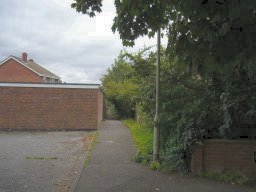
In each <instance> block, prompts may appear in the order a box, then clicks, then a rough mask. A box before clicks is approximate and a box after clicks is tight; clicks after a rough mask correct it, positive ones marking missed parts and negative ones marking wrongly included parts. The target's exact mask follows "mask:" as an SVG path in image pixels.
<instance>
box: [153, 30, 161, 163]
mask: <svg viewBox="0 0 256 192" xmlns="http://www.w3.org/2000/svg"><path fill="white" fill-rule="evenodd" d="M160 49H161V30H160V28H159V29H158V32H157V65H156V113H155V119H154V142H153V162H158V161H159V148H160V129H159V127H158V125H157V122H158V115H159V114H158V113H159V79H160V77H159V72H160V62H161V59H160V54H161V53H160V52H161V50H160Z"/></svg>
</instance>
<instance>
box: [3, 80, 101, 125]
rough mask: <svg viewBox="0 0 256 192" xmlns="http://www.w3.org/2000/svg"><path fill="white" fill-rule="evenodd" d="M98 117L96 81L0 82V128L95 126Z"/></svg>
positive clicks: (99, 96) (98, 89) (99, 92)
mask: <svg viewBox="0 0 256 192" xmlns="http://www.w3.org/2000/svg"><path fill="white" fill-rule="evenodd" d="M102 118H103V93H102V91H101V90H100V85H98V84H64V83H58V84H57V83H56V84H45V83H0V130H9V129H10V130H61V129H63V130H87V129H97V128H98V127H99V125H100V123H101V120H102Z"/></svg>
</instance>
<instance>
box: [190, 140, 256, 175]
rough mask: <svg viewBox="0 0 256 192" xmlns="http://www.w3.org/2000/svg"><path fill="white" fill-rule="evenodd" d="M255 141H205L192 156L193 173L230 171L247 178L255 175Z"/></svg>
mask: <svg viewBox="0 0 256 192" xmlns="http://www.w3.org/2000/svg"><path fill="white" fill-rule="evenodd" d="M254 153H256V141H255V140H215V139H214V140H207V141H206V142H205V144H204V145H199V146H197V147H196V148H195V149H194V151H193V154H192V162H191V169H192V172H193V173H195V174H196V173H200V172H202V171H217V172H222V171H224V170H231V171H236V172H240V173H241V174H244V175H247V176H255V175H256V162H255V158H256V157H254V155H256V154H254Z"/></svg>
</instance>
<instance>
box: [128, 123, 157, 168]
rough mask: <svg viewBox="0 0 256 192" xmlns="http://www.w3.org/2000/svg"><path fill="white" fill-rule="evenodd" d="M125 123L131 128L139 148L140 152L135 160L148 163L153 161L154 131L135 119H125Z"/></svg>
mask: <svg viewBox="0 0 256 192" xmlns="http://www.w3.org/2000/svg"><path fill="white" fill-rule="evenodd" d="M124 124H125V125H126V126H127V127H128V128H129V129H130V131H131V134H132V137H133V139H134V142H135V144H136V146H137V149H138V154H137V155H136V156H135V157H134V161H135V162H138V163H144V164H147V163H148V162H149V161H151V156H152V153H153V149H152V147H153V132H152V130H151V129H149V128H148V127H145V126H143V125H142V124H138V123H136V122H135V121H134V120H131V119H129V120H125V121H124Z"/></svg>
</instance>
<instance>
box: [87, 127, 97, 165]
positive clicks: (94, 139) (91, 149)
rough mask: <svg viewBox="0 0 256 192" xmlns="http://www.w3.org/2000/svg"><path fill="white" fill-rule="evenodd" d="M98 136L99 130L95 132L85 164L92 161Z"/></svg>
mask: <svg viewBox="0 0 256 192" xmlns="http://www.w3.org/2000/svg"><path fill="white" fill-rule="evenodd" d="M98 136H99V131H95V132H94V133H93V137H92V141H91V143H90V145H89V148H88V150H87V153H86V158H85V160H84V166H87V165H88V163H89V162H90V159H91V154H92V151H93V150H94V147H95V146H96V144H97V143H98V141H97V138H98Z"/></svg>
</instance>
